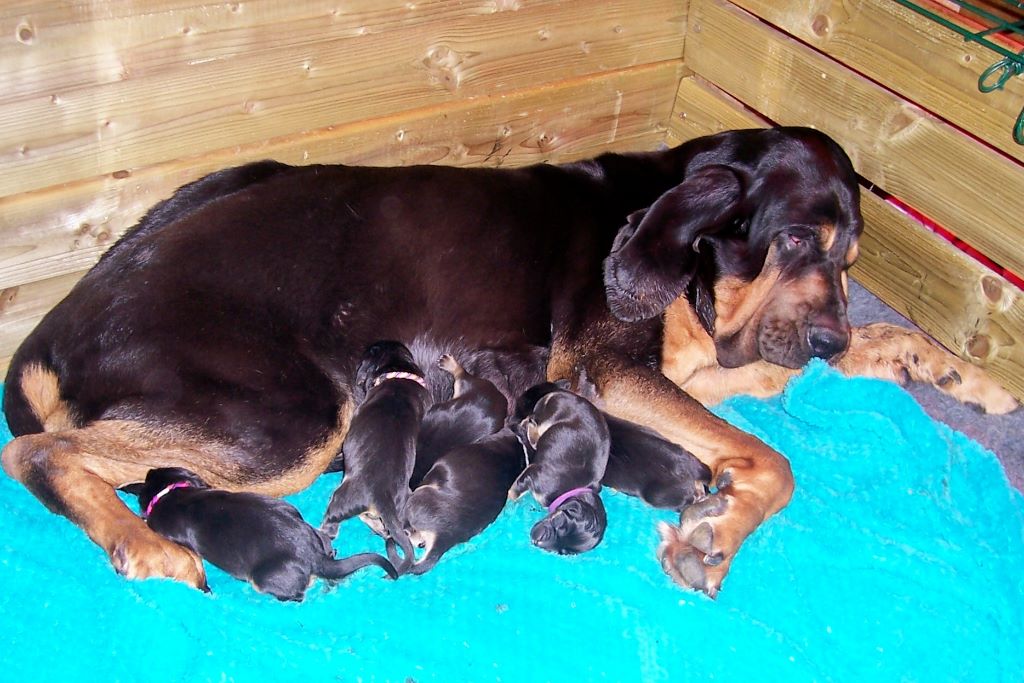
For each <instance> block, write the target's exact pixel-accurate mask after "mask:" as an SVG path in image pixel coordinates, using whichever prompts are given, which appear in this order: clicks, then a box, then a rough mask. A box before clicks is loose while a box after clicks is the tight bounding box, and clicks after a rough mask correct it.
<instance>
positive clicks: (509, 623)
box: [0, 362, 1024, 683]
mask: <svg viewBox="0 0 1024 683" xmlns="http://www.w3.org/2000/svg"><path fill="white" fill-rule="evenodd" d="M716 412H718V413H719V414H720V415H721V416H722V417H724V418H725V419H727V420H728V421H729V422H732V423H733V424H735V425H738V426H739V427H741V428H743V429H745V430H748V431H750V432H752V433H754V434H756V435H758V436H759V437H760V438H762V439H764V440H765V441H766V442H767V443H769V444H771V445H772V446H773V447H775V448H776V449H778V450H779V451H781V452H782V453H784V454H785V455H786V456H787V457H788V458H789V459H790V461H791V462H792V465H793V471H794V473H795V476H796V484H797V488H796V493H795V495H794V498H793V501H792V503H791V504H790V505H789V507H787V508H786V509H785V510H784V511H783V512H781V513H780V514H778V515H776V516H775V517H773V518H772V519H770V520H769V521H768V522H767V523H766V524H764V525H763V526H762V527H761V528H760V530H759V531H758V532H757V533H755V534H754V535H753V536H752V537H751V538H750V540H749V541H748V542H747V543H746V544H745V545H744V546H743V548H742V549H741V551H740V553H739V555H738V556H737V558H736V560H735V562H734V563H733V568H732V572H731V574H730V575H729V577H728V578H727V580H726V583H725V585H724V588H723V590H722V592H721V594H720V595H719V597H718V599H717V600H714V601H713V600H710V599H708V598H706V597H704V596H703V595H698V594H694V593H689V592H684V591H682V590H680V589H678V588H676V587H675V586H673V585H672V584H671V582H670V581H669V580H668V579H667V577H666V576H665V575H664V574H663V573H662V571H661V569H660V568H659V566H658V564H657V562H656V560H655V556H654V549H655V547H656V545H657V535H656V533H655V524H656V522H657V521H658V520H662V519H664V520H670V519H671V518H672V515H671V514H668V513H665V512H658V511H654V510H651V509H649V508H646V507H645V506H644V505H642V504H640V503H638V502H637V501H636V500H634V499H631V498H628V497H626V496H623V495H620V494H616V493H612V492H608V493H607V494H606V502H607V508H608V519H609V531H608V534H607V536H606V538H605V541H604V542H603V543H602V544H601V545H600V546H599V547H598V548H597V549H596V550H594V551H593V552H590V553H588V554H586V555H583V556H579V557H570V558H566V557H558V556H553V555H550V554H547V553H544V552H541V551H539V550H536V549H534V548H533V547H531V545H530V542H529V536H528V532H529V528H530V526H531V524H532V523H533V522H534V521H535V520H536V519H538V517H539V516H540V515H541V511H540V510H539V509H538V506H537V505H536V504H534V503H532V502H527V500H526V499H525V498H524V499H523V500H522V501H520V502H518V503H513V504H510V505H509V506H507V507H506V509H505V511H504V512H503V513H502V515H501V516H500V517H499V519H498V521H497V522H496V523H495V524H494V525H493V526H491V527H490V528H488V529H487V530H486V531H485V532H484V533H483V534H482V535H481V536H479V537H478V538H477V539H475V540H474V541H473V542H471V543H469V544H467V545H465V546H461V547H458V548H456V549H455V550H453V551H451V552H450V553H449V554H448V555H447V556H446V557H445V558H444V559H443V560H442V561H441V563H440V564H439V565H438V566H437V568H436V569H435V570H434V571H432V572H430V573H428V574H426V575H424V576H422V577H405V578H403V579H401V580H399V581H398V582H391V581H388V580H385V579H384V578H382V573H381V572H379V571H378V570H377V569H370V570H366V571H364V572H362V573H359V574H356V575H354V576H353V577H350V578H349V579H348V580H347V581H346V582H344V583H343V584H341V585H339V586H338V587H336V588H335V589H333V590H330V591H328V590H325V589H324V588H323V586H322V585H321V584H319V583H318V584H315V585H314V587H313V588H312V589H311V590H310V592H309V594H308V596H307V598H306V601H305V602H303V603H301V604H281V603H278V602H277V601H276V600H274V599H273V598H270V597H268V596H264V595H260V594H258V593H256V592H255V591H254V590H253V589H252V588H251V587H250V586H249V585H248V584H246V583H242V582H238V581H235V580H233V579H231V578H230V577H228V576H227V575H225V574H223V573H221V572H219V571H218V570H216V569H214V568H212V567H209V580H210V585H211V587H212V588H213V594H212V595H204V594H201V593H199V592H197V591H194V590H191V589H188V588H186V587H184V586H181V585H178V584H175V583H173V582H170V581H160V580H150V581H143V582H137V581H136V582H129V581H125V580H123V579H121V578H120V577H118V576H116V575H115V574H114V572H113V571H112V570H111V568H110V566H109V564H108V563H107V560H106V557H105V556H104V555H103V553H102V552H101V551H100V550H99V549H98V548H97V547H95V546H93V545H92V544H91V543H90V542H89V540H88V539H87V538H86V537H85V535H84V534H82V533H81V532H80V531H79V530H77V529H76V528H74V527H73V526H72V525H71V523H70V522H68V521H67V520H65V519H63V518H61V517H57V516H55V515H52V514H50V513H49V512H48V511H47V510H46V509H45V508H44V507H43V506H42V505H40V504H39V503H38V502H37V501H36V500H35V499H33V498H32V497H31V496H30V495H29V494H28V493H27V492H26V491H25V490H24V489H23V488H22V487H21V486H20V485H18V484H16V483H15V482H13V481H12V480H10V479H8V478H7V477H3V476H0V500H2V501H3V502H2V505H3V520H2V524H0V565H2V566H0V614H3V617H4V618H3V626H2V628H3V635H2V637H0V649H2V650H3V652H4V656H3V660H4V664H3V667H2V670H0V671H2V674H0V678H2V679H4V680H11V681H33V680H47V681H53V680H62V679H64V680H95V681H136V680H137V681H153V680H157V681H205V680H215V681H221V680H227V681H274V680H296V681H300V680H301V681H328V680H338V681H407V680H410V679H411V680H414V681H530V682H531V683H533V682H537V681H547V680H550V681H557V682H559V683H563V682H566V681H598V680H600V681H643V682H645V683H647V682H651V681H673V682H676V681H697V680H716V681H750V680H756V681H786V682H787V683H794V682H798V681H858V682H863V681H874V680H877V681H927V682H929V683H934V682H936V681H986V682H988V683H992V682H996V681H1019V680H1021V676H1022V675H1024V673H1022V672H1024V646H1022V645H1021V634H1022V633H1024V501H1022V497H1021V495H1020V494H1019V493H1018V492H1017V491H1015V490H1013V489H1012V488H1011V487H1010V486H1009V485H1008V483H1007V481H1006V477H1005V475H1004V474H1003V472H1002V469H1001V468H1000V466H999V464H998V462H997V460H996V458H995V457H994V456H993V455H992V454H991V453H989V452H988V451H985V450H983V449H982V448H981V447H979V446H978V445H976V444H975V443H973V442H971V441H969V440H968V439H966V438H965V437H963V436H962V435H960V434H957V433H955V432H953V431H951V430H949V429H948V428H946V427H945V426H943V425H941V424H937V423H935V422H933V421H932V420H930V419H929V418H928V417H927V416H926V415H925V414H924V413H923V412H922V411H921V410H920V409H919V408H918V406H917V405H916V404H915V403H914V401H913V400H912V399H911V398H910V397H909V396H908V395H907V394H906V393H905V392H903V391H902V390H901V389H899V388H898V387H896V386H894V385H891V384H886V383H883V382H879V381H874V380H864V379H845V378H843V377H841V376H839V375H838V374H836V373H835V372H834V371H832V370H831V369H829V368H828V367H827V366H825V365H824V364H823V363H820V362H814V363H812V364H811V365H809V366H808V368H807V369H806V370H805V371H804V373H803V374H802V375H801V376H799V377H797V378H796V379H794V380H793V381H792V382H791V383H790V385H789V387H788V388H787V390H786V392H785V394H784V395H782V396H780V397H777V398H775V399H772V400H755V399H750V398H736V399H732V400H730V401H728V402H726V403H724V404H722V405H721V406H719V407H718V408H716ZM9 438H10V435H9V433H8V432H7V431H6V426H0V443H6V441H7V440H8V439H9ZM338 482H339V479H338V477H337V476H336V475H328V476H324V477H322V478H321V479H320V480H318V481H317V482H316V484H315V485H314V486H313V487H311V488H310V489H308V490H306V491H303V492H302V493H300V494H297V495H295V496H293V497H291V498H290V500H291V501H292V502H293V503H294V504H295V505H297V506H298V507H299V509H300V510H301V511H302V512H303V514H304V515H305V516H306V518H307V519H309V520H312V521H313V522H314V523H316V522H318V521H319V519H320V516H321V515H322V513H323V510H324V507H325V506H326V502H327V500H328V498H329V497H330V494H331V491H332V490H333V488H334V487H335V486H336V485H337V484H338ZM126 500H128V499H127V498H126ZM129 503H130V505H131V506H132V507H133V509H134V500H130V501H129ZM379 545H380V544H379V541H378V540H377V539H376V538H375V537H373V536H371V534H370V533H369V532H368V531H367V530H365V528H364V527H363V525H362V524H360V523H358V522H357V521H354V520H353V521H350V522H348V523H346V525H344V526H343V527H342V533H341V535H340V536H339V540H338V541H337V543H336V547H337V548H338V550H339V552H340V553H346V554H347V553H350V552H354V551H357V550H362V549H364V548H379Z"/></svg>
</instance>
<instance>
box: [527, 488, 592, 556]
mask: <svg viewBox="0 0 1024 683" xmlns="http://www.w3.org/2000/svg"><path fill="white" fill-rule="evenodd" d="M607 526H608V516H607V514H606V513H605V510H604V503H602V502H601V496H600V494H598V493H597V492H595V491H592V490H588V491H586V492H583V493H579V494H577V495H575V496H573V497H571V498H569V499H568V500H567V501H565V502H564V503H562V504H561V505H559V506H558V507H557V508H556V509H555V510H553V511H552V512H550V513H549V514H548V516H547V517H545V518H544V519H542V520H540V521H539V522H537V523H536V524H534V525H533V528H532V529H530V540H531V541H533V544H534V545H535V546H537V547H538V548H542V549H544V550H548V551H550V552H553V553H558V554H559V555H576V554H579V553H584V552H586V551H588V550H592V549H593V548H594V547H596V546H597V544H598V543H600V542H601V539H602V538H604V530H605V528H607Z"/></svg>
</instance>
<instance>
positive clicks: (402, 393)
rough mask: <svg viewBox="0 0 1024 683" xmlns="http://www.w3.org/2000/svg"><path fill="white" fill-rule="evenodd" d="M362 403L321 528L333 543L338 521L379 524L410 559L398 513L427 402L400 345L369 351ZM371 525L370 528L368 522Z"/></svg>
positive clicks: (360, 375) (363, 366) (361, 379)
mask: <svg viewBox="0 0 1024 683" xmlns="http://www.w3.org/2000/svg"><path fill="white" fill-rule="evenodd" d="M356 383H357V385H358V386H357V388H358V389H361V391H362V392H363V394H364V396H365V398H364V399H363V401H362V403H361V404H360V405H359V407H358V408H357V409H356V412H355V415H353V416H352V423H351V425H350V426H349V430H348V434H347V435H346V437H345V441H344V443H343V444H342V461H343V463H344V469H345V477H344V479H343V480H342V482H341V486H339V487H338V489H337V490H336V491H335V492H334V495H332V496H331V502H330V504H329V505H328V506H327V512H326V514H325V515H324V520H323V523H322V524H321V526H320V528H321V529H322V530H323V531H324V533H326V534H327V535H328V536H330V537H331V538H334V537H335V536H336V535H337V533H338V526H339V525H340V524H341V522H343V521H345V520H346V519H349V518H350V517H354V516H355V515H359V514H364V513H365V514H368V515H369V516H370V517H371V519H376V520H379V522H380V529H379V531H380V532H381V533H382V535H383V536H384V537H385V538H392V539H394V540H395V541H396V542H397V543H398V545H399V546H401V548H402V553H403V555H404V556H405V558H404V561H405V562H410V561H411V560H412V557H413V548H412V544H411V543H410V542H409V538H408V536H407V535H406V534H405V533H404V532H403V530H402V529H403V524H402V522H401V511H402V509H403V508H404V507H405V501H406V499H407V498H408V497H409V479H410V478H411V477H412V472H413V466H414V465H415V461H416V439H417V436H418V434H419V429H420V423H421V421H422V420H423V414H424V412H425V411H426V409H427V404H428V402H429V400H430V395H429V392H428V391H427V388H426V382H425V381H424V379H423V371H422V370H421V369H420V368H419V366H418V365H416V363H415V361H414V360H413V357H412V353H410V352H409V349H408V348H406V347H405V346H404V345H403V344H400V343H399V342H394V341H380V342H376V343H374V344H372V345H371V346H370V347H368V348H367V350H366V352H365V354H364V356H363V360H362V362H361V363H360V365H359V368H358V370H357V371H356ZM371 526H373V524H372V523H371Z"/></svg>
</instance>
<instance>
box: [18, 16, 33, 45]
mask: <svg viewBox="0 0 1024 683" xmlns="http://www.w3.org/2000/svg"><path fill="white" fill-rule="evenodd" d="M14 35H15V36H17V39H18V42H19V43H21V44H22V45H31V44H32V43H34V42H36V27H35V26H33V25H32V24H30V23H29V22H27V21H23V22H21V23H20V24H18V27H17V28H16V29H15V30H14Z"/></svg>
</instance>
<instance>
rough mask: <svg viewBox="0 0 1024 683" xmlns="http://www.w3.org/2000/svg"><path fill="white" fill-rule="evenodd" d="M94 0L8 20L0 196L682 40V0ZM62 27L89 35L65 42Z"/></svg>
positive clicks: (669, 55) (562, 71)
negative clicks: (110, 9)
mask: <svg viewBox="0 0 1024 683" xmlns="http://www.w3.org/2000/svg"><path fill="white" fill-rule="evenodd" d="M100 4H101V5H102V4H104V3H100ZM134 4H135V5H136V6H138V3H134ZM184 4H185V3H182V5H184ZM96 5H97V3H91V2H79V3H75V4H73V5H71V6H70V7H69V8H68V10H67V11H60V10H59V9H58V8H57V7H55V6H54V5H49V6H48V9H49V11H50V14H54V13H56V15H57V16H58V18H54V19H52V24H47V25H45V26H43V25H41V26H36V25H35V23H34V22H35V21H36V20H35V19H33V17H32V15H31V13H30V14H28V15H27V17H22V18H20V19H18V21H21V22H28V23H29V24H30V25H31V26H32V27H33V28H32V29H31V36H32V37H31V39H28V40H23V41H22V42H18V36H20V35H22V34H23V33H24V31H23V30H22V29H19V26H21V24H17V25H15V26H13V27H12V26H7V27H6V28H7V29H8V33H6V34H4V36H3V38H2V40H3V41H6V43H8V45H7V49H8V51H9V50H10V49H11V48H12V46H11V45H10V43H12V42H13V43H16V46H14V47H17V49H18V50H20V51H21V53H23V56H22V57H21V58H20V59H19V61H17V66H18V68H17V69H10V70H9V69H7V68H5V69H4V70H3V71H4V73H7V74H11V75H10V76H9V78H10V79H12V80H10V81H7V82H5V83H3V85H9V86H10V88H11V89H12V90H14V91H15V92H17V93H18V94H17V95H14V96H12V97H11V98H9V99H4V100H2V101H0V163H3V164H4V168H5V173H3V174H2V175H0V196H5V195H11V194H16V193H19V192H25V191H29V190H33V189H39V188H42V187H47V186H51V185H57V184H60V183H64V182H72V181H76V180H80V179H84V178H91V177H96V176H98V175H101V174H104V173H113V172H116V171H120V170H132V169H137V168H139V167H142V166H148V165H152V164H156V163H160V162H164V161H168V160H172V159H177V158H179V157H181V156H182V154H183V153H188V154H204V153H206V152H208V151H211V150H214V149H221V148H223V147H226V146H229V145H246V144H254V143H256V142H259V141H261V140H265V139H268V138H271V137H278V136H282V135H290V134H294V133H298V132H301V131H304V130H310V129H316V128H322V127H324V126H328V125H332V124H338V123H346V122H351V121H355V120H359V119H363V118H372V117H377V116H381V115H384V114H390V113H397V112H401V111H405V110H409V109H413V108H418V107H425V106H439V105H443V104H446V103H450V102H452V101H455V100H457V99H465V98H472V97H480V96H486V95H491V94H496V93H507V92H512V91H515V90H517V89H524V88H528V87H534V86H536V85H537V84H540V83H545V82H556V81H560V80H563V79H567V78H574V77H580V76H584V75H589V74H597V73H601V72H609V71H612V70H616V69H621V68H628V67H631V66H636V65H640V64H649V63H654V62H659V61H664V60H672V59H678V58H679V57H680V55H681V54H682V40H683V38H682V21H683V17H682V12H681V10H680V7H679V2H678V1H677V0H649V1H647V2H644V3H642V6H641V3H640V2H639V0H612V1H610V2H607V3H602V6H601V11H600V12H595V11H594V7H593V5H592V4H591V3H589V2H585V1H584V0H575V1H572V2H559V1H556V0H538V1H537V2H530V3H519V2H515V1H514V0H509V1H508V2H499V3H495V2H493V1H490V2H489V1H487V0H476V1H475V2H461V1H459V0H434V1H432V2H431V1H427V2H423V3H408V2H405V1H404V0H402V1H400V0H388V2H387V4H383V3H372V2H369V0H363V1H362V2H360V3H358V4H357V5H356V6H355V11H349V10H348V9H345V10H341V9H337V7H336V3H330V2H326V0H322V1H320V2H316V3H240V4H239V3H234V4H232V3H228V4H226V5H223V6H218V7H217V8H216V9H215V11H211V12H207V9H206V6H205V5H204V6H202V7H199V6H194V8H193V9H191V10H190V11H184V10H182V11H174V10H172V9H166V10H165V11H163V12H157V13H148V12H146V13H138V14H134V15H131V16H125V17H120V16H118V17H115V18H113V19H107V18H105V15H103V14H98V12H97V11H93V10H91V8H92V7H94V6H96ZM162 6H164V7H166V6H167V3H164V4H163V5H162ZM234 8H237V10H236V9H234ZM289 8H294V9H293V13H291V14H289V13H288V9H289ZM499 8H511V9H515V8H518V9H515V11H497V9H499ZM641 10H642V11H641ZM47 16H49V15H47ZM39 21H40V22H42V21H43V20H42V19H40V20H39ZM60 21H64V22H67V23H65V24H60V23H59V22H60ZM236 23H237V24H238V25H237V26H236ZM22 28H24V27H22ZM51 28H52V34H53V37H52V38H51V37H50V35H51V31H50V30H49V29H51ZM69 31H70V32H71V34H74V35H76V36H77V35H78V34H79V33H81V34H83V35H84V36H85V37H84V38H83V37H78V38H77V39H76V40H72V41H71V42H70V45H69V46H66V45H65V43H63V42H61V38H63V37H64V36H65V35H66V34H67V33H68V32H69ZM108 36H110V38H111V40H113V41H115V42H114V44H113V45H112V46H111V45H108V41H107V37H108ZM119 36H120V37H119ZM116 41H121V42H120V44H119V43H118V42H116ZM90 71H95V72H96V73H97V74H98V75H97V76H95V77H94V80H92V81H90V80H89V73H90ZM65 73H70V74H71V75H70V76H69V78H70V79H71V80H70V81H69V80H67V79H66V78H65V76H64V75H63V74H65ZM47 78H49V79H51V80H46V79H47ZM26 79H27V81H29V82H28V83H26ZM2 93H3V88H2V87H0V97H2V96H3V95H2Z"/></svg>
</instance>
